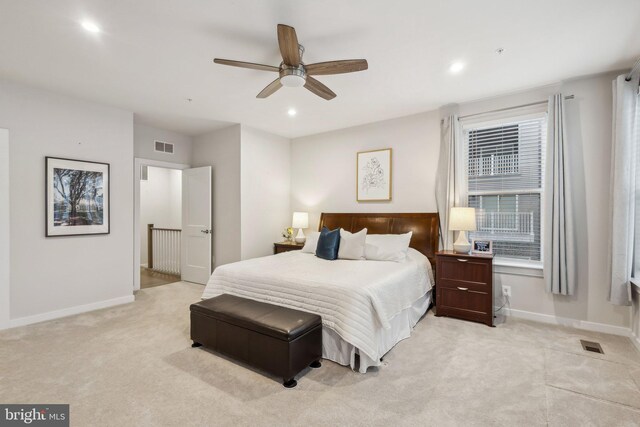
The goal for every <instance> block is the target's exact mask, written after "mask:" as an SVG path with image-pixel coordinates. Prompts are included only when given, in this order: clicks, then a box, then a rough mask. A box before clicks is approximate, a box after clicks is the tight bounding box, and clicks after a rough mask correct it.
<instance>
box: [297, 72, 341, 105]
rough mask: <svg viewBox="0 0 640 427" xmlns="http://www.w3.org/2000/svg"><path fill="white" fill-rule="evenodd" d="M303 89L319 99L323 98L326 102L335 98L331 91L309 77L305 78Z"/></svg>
mask: <svg viewBox="0 0 640 427" xmlns="http://www.w3.org/2000/svg"><path fill="white" fill-rule="evenodd" d="M304 87H305V88H307V89H308V90H310V91H311V92H313V93H315V94H316V95H318V96H319V97H320V98H324V99H326V100H327V101H329V100H331V99H333V98H335V97H336V94H335V93H333V91H332V90H331V89H329V88H328V87H326V86H325V85H323V84H322V83H320V82H319V81H317V80H316V79H314V78H313V77H311V76H307V82H306V83H305V85H304Z"/></svg>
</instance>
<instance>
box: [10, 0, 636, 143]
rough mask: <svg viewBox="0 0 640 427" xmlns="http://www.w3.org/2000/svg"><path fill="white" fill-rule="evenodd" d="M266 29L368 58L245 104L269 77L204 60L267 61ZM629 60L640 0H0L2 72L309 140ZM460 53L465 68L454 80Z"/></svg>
mask: <svg viewBox="0 0 640 427" xmlns="http://www.w3.org/2000/svg"><path fill="white" fill-rule="evenodd" d="M83 19H91V20H93V21H95V22H96V23H97V24H98V25H99V26H100V27H101V28H102V30H103V31H102V33H99V34H90V33H88V32H87V31H85V30H84V29H83V28H82V27H81V26H80V25H79V22H80V21H82V20H83ZM278 23H283V24H288V25H292V26H294V27H295V28H296V30H297V33H298V38H299V41H300V43H301V44H303V45H304V46H305V48H306V53H305V57H304V59H305V62H306V63H313V62H320V61H327V60H334V59H349V58H366V59H367V60H368V61H369V70H367V71H364V72H360V73H354V74H344V75H336V76H320V77H318V80H320V81H322V82H323V83H325V84H326V85H327V86H329V87H330V88H331V89H332V90H333V91H334V92H336V93H337V94H338V96H337V98H336V99H334V100H332V101H325V100H323V99H321V98H319V97H317V96H314V95H312V94H311V93H310V92H308V91H307V90H305V89H303V88H283V89H281V90H280V91H278V92H277V93H275V94H274V95H272V96H271V97H270V98H267V99H256V97H255V96H256V94H257V93H258V92H260V90H262V88H263V87H264V86H266V85H267V84H268V83H270V82H271V81H272V80H273V78H274V77H275V76H274V75H273V74H271V73H268V72H261V71H254V70H245V69H240V68H233V67H225V66H221V65H217V64H214V63H213V62H212V59H213V58H214V57H221V58H228V59H237V60H243V61H249V62H259V63H265V64H272V65H278V64H279V63H280V56H279V53H278V47H277V38H276V25H277V24H278ZM499 47H502V48H504V49H505V53H504V54H503V55H497V54H496V53H495V49H497V48H499ZM638 56H640V1H638V0H609V1H603V0H562V1H559V0H535V1H534V0H458V1H445V0H442V1H425V0H396V1H389V0H349V1H345V0H323V1H319V0H296V1H293V0H259V1H258V0H233V1H232V0H227V1H221V0H180V1H170V0H163V1H160V0H135V1H114V0H102V1H100V0H55V1H50V0H0V77H4V78H7V79H11V80H16V81H21V82H24V83H27V84H32V85H36V86H40V87H44V88H47V89H51V90H54V91H58V92H62V93H67V94H71V95H75V96H78V97H81V98H84V99H89V100H93V101H97V102H101V103H106V104H109V105H113V106H117V107H121V108H124V109H127V110H130V111H133V112H135V113H136V117H137V118H138V119H139V120H141V121H143V122H146V123H147V124H151V125H158V126H161V127H165V128H168V129H172V130H175V131H178V132H184V133H187V134H191V135H195V134H198V133H202V132H205V131H208V130H212V129H215V128H219V127H223V126H225V125H226V124H228V123H230V122H232V123H244V124H247V125H249V126H253V127H256V128H259V129H263V130H266V131H269V132H272V133H276V134H279V135H283V136H287V137H297V136H302V135H309V134H314V133H319V132H324V131H328V130H332V129H338V128H343V127H348V126H353V125H358V124H362V123H367V122H373V121H378V120H382V119H388V118H392V117H398V116H403V115H408V114H413V113H418V112H421V111H427V110H432V109H435V108H438V107H440V106H441V105H443V104H447V103H452V102H464V101H469V100H474V99H478V98H483V97H488V96H493V95H498V94H501V93H506V92H512V91H517V90H521V89H526V88H530V87H535V86H540V85H544V84H548V83H554V82H557V81H559V80H562V79H566V78H570V77H575V76H579V75H586V74H593V73H598V72H602V71H608V70H614V69H622V68H627V67H629V66H630V65H631V64H632V63H633V62H634V60H635V59H636V58H637V57H638ZM457 60H462V61H464V62H465V63H466V64H467V66H466V68H465V69H464V71H463V72H462V73H460V74H459V75H455V76H454V75H451V74H450V73H449V72H448V67H449V66H450V64H451V63H452V62H454V61H457ZM187 98H192V99H193V101H192V102H188V101H186V99H187ZM290 107H294V108H295V109H296V110H297V111H298V115H297V116H296V117H294V118H291V117H289V116H288V115H287V110H288V109H289V108H290Z"/></svg>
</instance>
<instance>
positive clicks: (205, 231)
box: [200, 230, 211, 234]
mask: <svg viewBox="0 0 640 427" xmlns="http://www.w3.org/2000/svg"><path fill="white" fill-rule="evenodd" d="M200 232H201V233H204V234H209V233H211V230H200Z"/></svg>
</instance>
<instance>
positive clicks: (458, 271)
mask: <svg viewBox="0 0 640 427" xmlns="http://www.w3.org/2000/svg"><path fill="white" fill-rule="evenodd" d="M491 267H492V260H491V259H485V258H480V259H474V258H472V257H469V256H465V257H451V256H443V257H442V259H440V260H439V263H438V277H439V278H440V279H449V280H462V281H469V282H476V283H487V279H488V278H489V277H490V276H489V273H490V272H491Z"/></svg>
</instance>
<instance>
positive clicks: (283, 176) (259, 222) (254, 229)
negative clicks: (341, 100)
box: [240, 125, 291, 259]
mask: <svg viewBox="0 0 640 427" xmlns="http://www.w3.org/2000/svg"><path fill="white" fill-rule="evenodd" d="M241 135H242V145H241V160H240V163H241V176H242V185H241V191H242V196H241V200H242V201H241V205H242V206H241V210H242V214H241V216H242V231H241V234H242V236H241V240H242V243H241V246H242V249H241V252H242V253H241V258H242V259H248V258H256V257H260V256H266V255H271V254H273V243H274V242H279V241H281V240H282V235H281V232H282V230H283V229H284V228H286V227H289V226H291V209H290V208H289V194H290V182H291V180H290V164H289V157H290V147H291V143H290V141H289V140H288V139H287V138H283V137H280V136H276V135H272V134H270V133H266V132H262V131H259V130H256V129H252V128H250V127H247V126H244V125H243V126H242V130H241Z"/></svg>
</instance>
